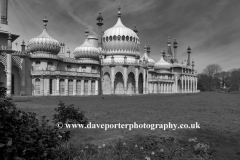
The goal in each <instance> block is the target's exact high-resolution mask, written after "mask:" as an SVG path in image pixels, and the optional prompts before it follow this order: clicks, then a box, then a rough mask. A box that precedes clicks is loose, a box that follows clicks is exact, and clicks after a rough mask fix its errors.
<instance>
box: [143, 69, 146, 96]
mask: <svg viewBox="0 0 240 160" xmlns="http://www.w3.org/2000/svg"><path fill="white" fill-rule="evenodd" d="M143 94H146V70H145V69H144V70H143Z"/></svg>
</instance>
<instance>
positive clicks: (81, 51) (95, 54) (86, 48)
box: [73, 39, 100, 60]
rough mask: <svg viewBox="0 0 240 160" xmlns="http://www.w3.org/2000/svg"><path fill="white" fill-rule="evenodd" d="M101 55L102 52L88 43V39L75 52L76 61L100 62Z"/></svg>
mask: <svg viewBox="0 0 240 160" xmlns="http://www.w3.org/2000/svg"><path fill="white" fill-rule="evenodd" d="M99 53H100V51H99V50H98V49H97V48H96V47H94V46H92V45H91V44H90V43H89V42H88V39H85V42H84V43H83V44H82V45H81V46H79V47H77V48H75V50H74V51H73V54H74V57H75V58H76V59H79V58H87V59H96V60H98V59H99Z"/></svg>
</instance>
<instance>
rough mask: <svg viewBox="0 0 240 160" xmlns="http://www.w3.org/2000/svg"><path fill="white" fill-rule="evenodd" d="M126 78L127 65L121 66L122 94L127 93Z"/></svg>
mask: <svg viewBox="0 0 240 160" xmlns="http://www.w3.org/2000/svg"><path fill="white" fill-rule="evenodd" d="M127 79H128V75H127V67H123V81H124V84H123V88H124V94H127Z"/></svg>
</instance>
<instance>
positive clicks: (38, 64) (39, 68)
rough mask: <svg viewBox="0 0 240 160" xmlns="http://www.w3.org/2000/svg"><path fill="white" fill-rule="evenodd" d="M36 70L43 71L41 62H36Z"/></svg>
mask: <svg viewBox="0 0 240 160" xmlns="http://www.w3.org/2000/svg"><path fill="white" fill-rule="evenodd" d="M35 69H36V70H41V62H40V61H37V62H36V66H35Z"/></svg>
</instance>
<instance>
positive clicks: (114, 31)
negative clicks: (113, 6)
mask: <svg viewBox="0 0 240 160" xmlns="http://www.w3.org/2000/svg"><path fill="white" fill-rule="evenodd" d="M118 9H119V11H118V20H117V23H116V24H115V25H114V26H113V27H112V28H109V29H107V30H106V31H105V32H104V35H103V49H104V50H106V53H107V55H109V56H110V55H111V56H112V55H123V56H124V55H126V56H134V57H135V56H136V53H137V54H138V56H140V53H139V45H140V41H139V38H138V36H137V34H136V33H135V32H134V31H133V30H131V29H129V28H127V27H125V26H124V25H123V24H122V21H121V12H120V9H121V8H120V7H119V8H118Z"/></svg>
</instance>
